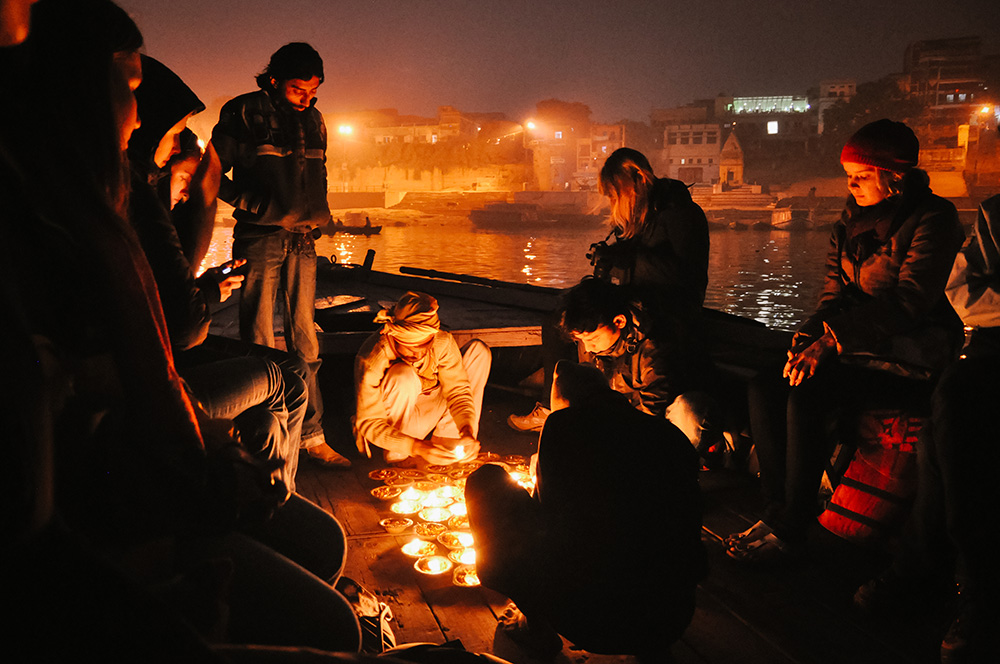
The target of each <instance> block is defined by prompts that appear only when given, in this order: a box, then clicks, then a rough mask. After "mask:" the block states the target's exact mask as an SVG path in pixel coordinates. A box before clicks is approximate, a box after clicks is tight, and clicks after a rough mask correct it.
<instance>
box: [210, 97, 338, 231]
mask: <svg viewBox="0 0 1000 664" xmlns="http://www.w3.org/2000/svg"><path fill="white" fill-rule="evenodd" d="M212 144H213V145H214V146H215V149H216V151H217V152H218V153H219V159H220V161H221V162H222V172H223V177H222V184H221V188H220V189H219V198H221V199H222V200H224V201H226V202H227V203H229V204H230V205H232V206H234V207H235V208H236V211H235V212H234V213H233V217H234V218H235V219H236V221H237V222H238V223H237V225H236V229H235V230H234V233H235V235H236V236H237V237H253V236H255V235H256V236H259V235H265V234H267V233H269V232H273V231H275V230H277V228H284V229H286V230H289V231H293V232H297V233H306V232H309V231H311V230H312V229H314V228H317V227H318V226H321V225H325V224H326V223H327V222H329V220H330V205H329V202H328V201H327V176H326V124H325V123H324V122H323V116H322V114H321V113H320V112H319V111H318V110H316V107H315V106H312V107H310V108H308V109H306V110H305V111H301V112H298V111H295V110H293V109H291V108H290V107H289V106H288V104H287V103H286V102H285V101H284V100H282V99H279V98H278V94H277V93H272V92H269V91H266V90H258V91H257V92H250V93H247V94H245V95H240V96H239V97H236V98H235V99H232V100H230V101H229V102H227V103H226V104H225V105H224V106H223V107H222V112H221V113H220V114H219V123H218V124H217V125H216V126H215V129H213V130H212ZM230 170H232V176H231V177H229V176H227V175H226V174H227V173H229V171H230Z"/></svg>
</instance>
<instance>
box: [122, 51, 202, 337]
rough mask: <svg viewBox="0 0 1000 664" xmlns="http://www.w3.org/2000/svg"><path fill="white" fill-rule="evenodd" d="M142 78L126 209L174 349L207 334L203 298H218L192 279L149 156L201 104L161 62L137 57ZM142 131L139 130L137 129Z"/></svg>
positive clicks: (130, 144) (130, 155) (129, 148)
mask: <svg viewBox="0 0 1000 664" xmlns="http://www.w3.org/2000/svg"><path fill="white" fill-rule="evenodd" d="M142 68H143V81H142V85H140V86H139V87H138V89H136V93H135V96H136V101H137V102H138V105H139V118H140V121H141V125H140V127H139V128H138V129H136V131H135V132H134V133H133V134H132V137H131V139H130V140H129V144H128V152H129V159H130V162H131V169H132V194H131V200H130V202H129V211H130V216H131V220H132V225H133V227H134V228H135V230H136V233H137V234H138V236H139V241H140V242H141V244H142V249H143V252H144V253H145V254H146V259H147V260H148V261H149V264H150V267H152V268H153V276H154V277H155V279H156V288H157V290H158V291H159V294H160V302H161V303H162V305H163V314H164V316H165V318H166V321H167V329H168V330H169V332H170V342H171V345H172V346H173V348H174V350H175V351H182V350H186V349H188V348H191V347H192V346H196V345H198V344H199V343H201V342H202V341H204V340H205V337H206V336H207V335H208V326H209V323H210V322H211V314H210V312H209V302H210V300H212V299H213V298H214V301H218V298H219V293H218V290H219V289H218V285H217V284H215V282H214V281H213V280H212V279H211V278H205V279H198V280H196V279H195V276H194V267H193V266H192V265H191V264H190V262H189V261H188V259H187V256H186V255H185V253H184V249H183V246H182V245H181V241H180V239H179V237H178V235H177V229H176V227H175V226H174V222H173V220H172V219H171V216H170V211H169V210H167V207H166V205H164V203H163V202H162V201H160V199H159V198H158V197H157V195H156V192H155V190H154V189H153V187H152V186H151V184H150V181H151V180H155V179H157V178H158V177H159V176H160V169H159V168H157V167H156V165H155V164H154V163H153V154H154V153H155V151H156V147H157V146H158V145H159V143H160V140H161V139H162V138H163V136H164V135H165V134H166V133H167V131H168V130H169V129H170V128H171V127H173V126H174V125H175V124H177V123H178V122H179V121H180V120H181V119H183V118H184V117H185V116H187V115H188V114H191V113H197V112H198V111H200V110H201V109H203V108H204V105H203V104H202V103H201V101H200V100H199V99H198V97H197V96H195V94H194V92H192V91H191V89H190V88H189V87H188V86H187V85H186V84H185V83H184V82H183V81H182V80H181V79H180V78H179V77H178V76H177V75H176V74H174V73H173V72H172V71H170V70H169V69H168V68H167V67H166V66H164V65H163V64H161V63H160V62H157V61H156V60H154V59H153V58H150V57H148V56H145V55H144V56H142ZM143 130H145V131H143Z"/></svg>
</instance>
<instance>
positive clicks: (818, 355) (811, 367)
mask: <svg viewBox="0 0 1000 664" xmlns="http://www.w3.org/2000/svg"><path fill="white" fill-rule="evenodd" d="M836 351H837V340H836V339H835V338H834V337H833V335H832V334H830V333H829V332H827V333H826V334H824V335H823V336H821V337H820V338H819V339H817V340H816V341H814V342H812V343H811V344H810V345H808V346H806V348H805V349H804V350H803V351H801V352H798V353H796V352H794V351H788V362H786V363H785V368H784V371H783V372H782V375H783V376H784V377H785V378H787V379H788V384H789V385H791V386H792V387H795V386H797V385H801V384H802V382H803V381H805V380H806V379H807V378H811V377H812V376H813V375H815V373H816V369H817V367H819V365H820V363H821V362H822V361H823V360H824V359H826V358H827V357H828V356H829V355H830V354H831V353H835V352H836Z"/></svg>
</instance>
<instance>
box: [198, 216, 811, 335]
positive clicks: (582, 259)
mask: <svg viewBox="0 0 1000 664" xmlns="http://www.w3.org/2000/svg"><path fill="white" fill-rule="evenodd" d="M230 212H231V208H228V209H222V210H220V211H219V216H218V218H217V223H216V227H215V234H214V236H213V238H212V246H211V248H210V250H209V254H208V256H207V258H206V259H205V263H204V264H203V267H207V266H211V265H217V264H219V263H222V262H224V261H226V260H229V258H230V257H231V250H232V223H233V222H232V219H231V218H229V215H230ZM370 216H371V218H372V223H373V224H376V225H378V224H382V232H381V233H380V234H378V235H373V236H370V237H365V236H359V235H343V234H337V235H334V236H332V237H331V236H328V235H324V236H323V237H322V238H321V239H319V240H318V241H317V243H316V249H317V253H318V254H319V255H322V256H331V255H333V256H336V257H337V261H338V262H341V263H362V262H363V261H364V258H365V254H366V253H367V251H368V250H369V249H374V250H375V262H374V265H373V268H374V269H376V270H380V271H383V272H396V271H397V270H398V268H399V267H401V266H409V267H417V268H424V269H433V270H441V271H445V272H454V273H459V274H469V275H475V276H478V277H488V278H491V279H500V280H503V281H514V282H520V283H530V284H536V285H539V286H555V287H567V286H571V285H573V284H574V283H576V282H577V281H579V280H580V278H581V277H583V276H584V275H586V274H589V273H590V270H591V267H590V262H589V261H588V260H587V258H586V253H587V250H588V248H589V246H590V245H591V243H593V242H596V241H598V240H601V239H603V238H604V234H605V232H604V231H602V230H601V229H596V230H595V229H588V230H586V231H580V230H574V229H572V228H569V229H565V228H564V229H551V230H549V229H546V230H543V231H540V232H536V233H519V234H511V233H500V232H497V231H484V230H480V229H477V228H475V226H473V224H472V222H470V221H469V220H468V219H467V218H465V217H459V216H441V215H429V214H423V213H419V212H415V211H412V210H404V211H392V210H375V211H371V215H370ZM828 246H829V231H801V232H786V231H759V230H743V231H737V230H730V229H728V228H715V227H713V229H712V231H711V254H710V260H709V283H708V292H707V294H706V298H705V299H706V302H705V304H706V306H709V307H712V308H715V309H720V310H722V311H726V312H728V313H732V314H737V315H740V316H746V317H749V318H753V319H756V320H759V321H761V322H762V323H764V324H766V325H767V326H768V327H772V328H775V329H782V330H794V329H795V328H796V327H797V326H798V324H799V323H800V322H802V320H803V319H804V318H805V316H808V315H809V314H810V313H811V312H812V310H813V309H814V308H815V305H816V299H817V297H818V294H819V290H820V287H821V286H822V280H823V272H824V270H823V265H824V258H825V255H826V250H827V248H828Z"/></svg>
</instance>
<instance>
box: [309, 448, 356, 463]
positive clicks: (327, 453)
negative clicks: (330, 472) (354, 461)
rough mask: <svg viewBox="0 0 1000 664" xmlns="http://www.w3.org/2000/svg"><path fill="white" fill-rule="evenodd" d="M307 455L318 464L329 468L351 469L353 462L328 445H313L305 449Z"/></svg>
mask: <svg viewBox="0 0 1000 664" xmlns="http://www.w3.org/2000/svg"><path fill="white" fill-rule="evenodd" d="M305 452H306V454H308V455H309V457H310V458H311V459H312V460H313V461H316V462H317V463H319V464H321V465H323V466H326V467H327V468H350V467H351V460H350V459H348V458H347V457H345V456H344V455H343V454H340V453H338V452H336V451H334V450H333V449H331V448H330V446H329V445H327V444H326V443H320V444H319V445H313V446H312V447H307V448H306V449H305Z"/></svg>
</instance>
